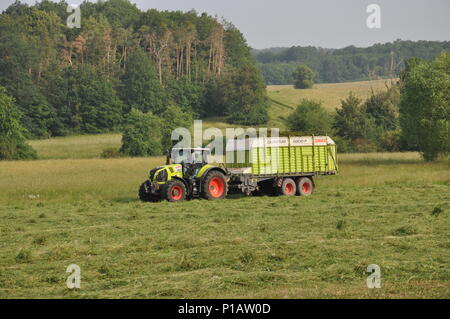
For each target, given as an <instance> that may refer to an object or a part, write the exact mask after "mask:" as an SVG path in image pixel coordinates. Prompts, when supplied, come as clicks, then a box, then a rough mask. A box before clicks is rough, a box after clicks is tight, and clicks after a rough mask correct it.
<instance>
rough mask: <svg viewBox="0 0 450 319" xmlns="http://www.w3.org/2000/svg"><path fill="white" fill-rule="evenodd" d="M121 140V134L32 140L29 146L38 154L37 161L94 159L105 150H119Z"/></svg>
mask: <svg viewBox="0 0 450 319" xmlns="http://www.w3.org/2000/svg"><path fill="white" fill-rule="evenodd" d="M121 139H122V135H121V134H98V135H79V136H64V137H55V138H51V139H46V140H34V141H30V142H29V144H30V145H31V146H32V147H33V148H34V149H35V150H36V151H37V152H38V156H39V159H68V158H96V157H100V154H101V153H102V151H103V150H104V149H106V148H110V147H115V148H119V147H120V145H121Z"/></svg>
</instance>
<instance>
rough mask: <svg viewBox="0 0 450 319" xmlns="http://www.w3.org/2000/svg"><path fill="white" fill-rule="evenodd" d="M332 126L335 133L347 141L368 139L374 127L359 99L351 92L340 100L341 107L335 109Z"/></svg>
mask: <svg viewBox="0 0 450 319" xmlns="http://www.w3.org/2000/svg"><path fill="white" fill-rule="evenodd" d="M333 127H334V128H335V129H336V134H337V135H339V136H341V137H343V138H345V139H347V140H349V141H354V140H356V139H369V138H370V137H371V134H372V132H373V129H374V125H373V123H372V122H371V121H370V118H369V117H368V116H367V114H366V112H365V110H364V107H363V105H362V101H361V99H359V98H358V97H357V96H356V95H355V94H354V93H352V92H350V94H349V96H348V97H347V98H346V99H344V100H342V101H341V107H340V108H338V109H336V114H335V116H334V123H333Z"/></svg>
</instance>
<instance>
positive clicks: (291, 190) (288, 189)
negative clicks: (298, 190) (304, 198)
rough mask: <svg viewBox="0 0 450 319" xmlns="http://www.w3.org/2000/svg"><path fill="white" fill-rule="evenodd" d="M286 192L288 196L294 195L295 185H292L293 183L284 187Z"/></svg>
mask: <svg viewBox="0 0 450 319" xmlns="http://www.w3.org/2000/svg"><path fill="white" fill-rule="evenodd" d="M284 191H285V192H286V194H288V195H292V194H294V185H292V183H287V184H286V186H285V187H284Z"/></svg>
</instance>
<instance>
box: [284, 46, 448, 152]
mask: <svg viewBox="0 0 450 319" xmlns="http://www.w3.org/2000/svg"><path fill="white" fill-rule="evenodd" d="M391 81H392V83H391V84H390V85H387V89H386V91H383V92H379V93H375V92H372V94H371V96H369V98H368V99H366V100H365V101H363V100H361V99H360V98H358V97H357V96H356V95H355V94H354V93H352V92H350V93H349V95H348V97H347V98H345V99H344V100H342V101H341V105H340V107H339V108H337V109H336V110H335V112H333V113H330V112H328V111H327V110H325V109H324V108H323V106H322V104H321V102H320V101H314V100H308V99H305V100H302V101H301V102H300V104H299V105H298V106H297V108H296V109H295V111H294V112H293V113H292V114H291V115H290V116H289V117H288V118H287V124H288V128H289V129H290V132H289V134H290V135H292V134H298V135H304V134H306V135H330V136H333V138H334V139H335V140H336V143H337V145H338V148H339V150H340V152H344V153H346V152H360V153H365V152H376V151H382V152H398V151H419V152H420V153H421V154H422V155H423V158H424V159H425V160H426V161H433V160H436V159H437V158H438V157H439V156H441V155H442V156H446V155H448V154H449V153H450V94H449V93H450V54H449V53H446V52H443V53H441V54H440V55H439V56H438V57H437V58H436V59H435V60H432V61H429V62H427V61H425V60H424V59H420V58H411V59H408V60H407V61H406V62H405V68H404V69H403V70H402V71H401V72H400V79H399V80H391Z"/></svg>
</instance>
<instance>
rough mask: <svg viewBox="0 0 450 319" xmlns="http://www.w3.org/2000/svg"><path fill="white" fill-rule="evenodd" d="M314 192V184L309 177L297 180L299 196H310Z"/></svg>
mask: <svg viewBox="0 0 450 319" xmlns="http://www.w3.org/2000/svg"><path fill="white" fill-rule="evenodd" d="M313 192H314V183H313V181H312V180H311V178H309V177H300V178H299V179H298V180H297V195H300V196H310V195H311V194H312V193H313Z"/></svg>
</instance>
